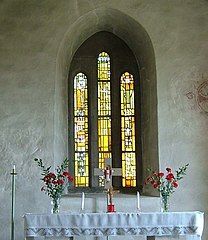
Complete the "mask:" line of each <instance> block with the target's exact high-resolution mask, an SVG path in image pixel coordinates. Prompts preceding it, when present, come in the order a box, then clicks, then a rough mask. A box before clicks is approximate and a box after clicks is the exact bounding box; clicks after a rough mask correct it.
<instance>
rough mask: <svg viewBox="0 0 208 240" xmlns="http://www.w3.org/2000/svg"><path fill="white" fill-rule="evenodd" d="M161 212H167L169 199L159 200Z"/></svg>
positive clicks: (165, 197)
mask: <svg viewBox="0 0 208 240" xmlns="http://www.w3.org/2000/svg"><path fill="white" fill-rule="evenodd" d="M160 204H161V212H168V211H169V198H168V196H161V198H160Z"/></svg>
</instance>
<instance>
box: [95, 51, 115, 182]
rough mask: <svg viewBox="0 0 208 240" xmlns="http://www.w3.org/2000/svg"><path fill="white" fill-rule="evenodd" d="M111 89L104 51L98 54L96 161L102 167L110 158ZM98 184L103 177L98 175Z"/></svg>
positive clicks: (107, 63) (107, 62)
mask: <svg viewBox="0 0 208 240" xmlns="http://www.w3.org/2000/svg"><path fill="white" fill-rule="evenodd" d="M111 155H112V154H111V89H110V57H109V55H108V54H107V53H106V52H102V53H100V54H99V56H98V162H99V168H101V169H103V168H104V161H105V159H107V158H111V157H112V156H111ZM99 185H100V186H102V185H103V178H102V177H99Z"/></svg>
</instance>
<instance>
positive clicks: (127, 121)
mask: <svg viewBox="0 0 208 240" xmlns="http://www.w3.org/2000/svg"><path fill="white" fill-rule="evenodd" d="M120 90H121V93H120V94H121V143H122V185H123V187H136V153H135V106H134V105H135V104H134V78H133V75H131V74H130V73H128V72H125V73H124V74H123V75H122V76H121V83H120Z"/></svg>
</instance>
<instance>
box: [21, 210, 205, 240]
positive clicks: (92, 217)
mask: <svg viewBox="0 0 208 240" xmlns="http://www.w3.org/2000/svg"><path fill="white" fill-rule="evenodd" d="M24 221H25V237H26V239H31V237H34V238H35V237H38V236H45V237H50V236H55V237H73V236H83V235H85V236H86V235H88V236H89V235H91V236H115V235H143V236H179V235H190V236H191V235H192V236H193V235H195V237H196V238H194V239H201V235H202V231H203V225H204V215H203V213H201V212H168V213H161V212H152V213H61V214H25V216H24Z"/></svg>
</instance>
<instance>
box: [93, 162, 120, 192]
mask: <svg viewBox="0 0 208 240" xmlns="http://www.w3.org/2000/svg"><path fill="white" fill-rule="evenodd" d="M94 175H95V176H103V177H104V189H110V188H112V178H113V176H122V169H121V168H112V159H111V158H107V159H105V167H104V169H101V168H94Z"/></svg>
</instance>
